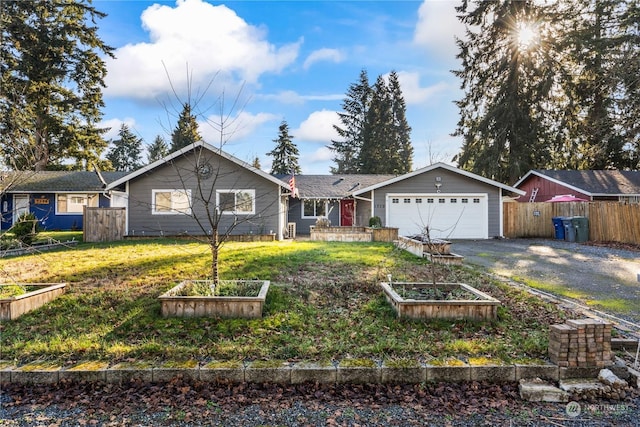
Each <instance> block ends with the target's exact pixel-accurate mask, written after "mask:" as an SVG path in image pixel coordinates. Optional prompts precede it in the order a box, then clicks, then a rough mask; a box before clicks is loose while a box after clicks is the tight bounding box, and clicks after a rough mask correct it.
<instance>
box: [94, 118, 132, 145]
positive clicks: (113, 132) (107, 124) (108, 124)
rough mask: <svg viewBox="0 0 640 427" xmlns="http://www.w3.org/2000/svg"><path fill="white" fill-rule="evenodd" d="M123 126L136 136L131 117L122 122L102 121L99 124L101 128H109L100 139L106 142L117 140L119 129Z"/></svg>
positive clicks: (120, 120)
mask: <svg viewBox="0 0 640 427" xmlns="http://www.w3.org/2000/svg"><path fill="white" fill-rule="evenodd" d="M123 124H126V125H127V126H128V127H129V130H131V131H132V132H133V133H134V134H136V130H135V126H136V121H135V119H132V118H131V117H127V118H125V119H124V120H122V119H109V120H103V121H102V122H101V123H100V127H101V128H110V129H109V130H108V131H107V132H106V133H105V134H104V135H103V136H102V137H103V138H104V139H105V140H106V141H109V140H112V139H116V138H118V132H120V128H121V127H122V125H123Z"/></svg>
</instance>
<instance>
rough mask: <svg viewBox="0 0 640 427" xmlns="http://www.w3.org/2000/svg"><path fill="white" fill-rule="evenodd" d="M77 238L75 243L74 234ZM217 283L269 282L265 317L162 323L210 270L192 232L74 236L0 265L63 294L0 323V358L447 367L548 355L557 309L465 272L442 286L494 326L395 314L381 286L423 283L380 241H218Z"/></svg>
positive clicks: (447, 272) (9, 274)
mask: <svg viewBox="0 0 640 427" xmlns="http://www.w3.org/2000/svg"><path fill="white" fill-rule="evenodd" d="M76 240H77V239H76ZM220 261H221V278H222V279H254V278H258V279H268V280H271V288H270V290H269V294H268V296H267V301H266V304H265V311H264V317H263V318H262V319H259V320H242V319H171V318H169V319H165V318H162V317H161V315H160V303H159V302H158V300H157V297H158V296H159V295H160V294H162V293H163V292H165V291H166V290H168V289H169V288H171V287H173V286H174V285H175V284H176V283H177V282H178V281H179V280H181V279H195V278H205V277H206V275H207V274H208V271H209V263H210V252H209V248H208V246H206V245H203V244H200V243H195V242H191V241H188V240H171V239H157V240H126V241H121V242H114V243H109V244H89V243H80V244H79V245H78V246H76V247H75V248H72V249H65V250H61V251H52V252H44V253H41V254H35V255H29V256H22V257H14V258H7V259H0V273H1V274H2V276H3V277H2V281H4V282H10V281H24V282H67V283H68V284H69V285H68V287H67V293H66V294H65V295H63V296H62V297H60V298H58V299H57V300H55V301H53V302H52V303H50V304H48V305H46V306H45V307H43V308H41V309H39V310H36V311H34V312H31V313H28V314H26V315H23V316H22V317H20V318H19V319H17V320H15V321H11V322H3V323H2V325H1V326H0V327H1V328H2V329H1V331H0V332H1V333H0V351H1V354H0V359H4V360H16V361H17V362H20V363H23V362H30V361H34V360H51V361H55V362H57V363H62V364H72V363H76V362H78V361H80V360H107V361H110V362H119V361H127V360H129V361H130V360H145V361H147V360H148V361H158V362H159V361H183V360H189V359H196V360H201V361H206V360H230V361H233V360H267V359H282V360H291V361H297V360H310V361H325V360H331V359H341V358H346V357H352V358H362V357H370V358H375V359H385V360H394V359H396V360H397V359H405V358H417V359H420V360H435V361H442V360H447V359H449V358H454V357H455V358H459V359H463V360H466V359H469V358H489V359H492V360H496V361H503V362H509V363H511V362H515V361H524V360H530V359H540V358H545V357H546V354H547V334H548V326H549V324H552V323H558V322H562V321H564V313H563V312H560V311H558V310H557V309H556V307H555V306H552V305H550V304H547V303H544V302H542V301H540V300H538V299H536V298H534V297H531V296H530V295H528V294H526V293H524V292H523V291H520V290H517V289H513V288H509V287H507V286H506V285H503V284H499V283H493V282H491V281H490V280H489V279H488V278H487V277H486V276H484V275H482V274H480V273H478V272H475V271H473V270H471V269H469V268H451V267H448V268H444V267H440V268H438V269H437V271H436V274H437V277H438V280H439V281H445V280H446V281H457V282H464V283H468V284H470V285H472V286H475V287H477V288H479V289H481V290H483V291H485V292H487V293H489V294H491V295H492V296H494V297H496V298H498V299H499V300H501V301H502V302H503V306H502V307H501V308H500V309H499V320H498V321H496V322H481V323H479V322H465V321H432V322H420V321H408V320H398V319H397V318H396V317H395V313H394V312H393V310H392V309H391V307H390V306H389V305H388V304H387V302H386V301H385V299H384V297H383V294H382V291H381V289H380V288H379V286H378V282H380V281H383V280H385V281H386V279H387V275H388V274H391V275H392V277H393V280H394V281H404V280H406V281H424V280H430V277H431V274H432V266H431V265H430V264H428V263H427V261H426V260H424V259H421V258H417V257H414V256H413V255H410V254H408V253H406V252H403V251H399V250H397V249H395V248H394V247H393V245H391V244H384V243H338V242H332V243H327V242H310V241H285V242H270V243H235V242H229V243H227V244H226V245H225V246H224V247H223V250H222V253H221V259H220Z"/></svg>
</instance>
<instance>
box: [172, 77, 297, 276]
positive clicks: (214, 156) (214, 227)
mask: <svg viewBox="0 0 640 427" xmlns="http://www.w3.org/2000/svg"><path fill="white" fill-rule="evenodd" d="M215 77H216V76H214V77H213V79H215ZM213 79H212V80H211V81H210V82H209V84H208V85H207V87H206V90H205V91H203V92H201V93H200V94H199V95H198V96H195V97H192V96H191V80H189V83H188V90H187V100H186V101H187V102H189V104H190V106H191V113H192V114H193V115H194V116H195V117H197V118H198V119H199V122H200V123H201V124H205V125H207V126H211V127H212V128H213V129H215V131H216V133H217V134H218V135H219V138H218V140H217V141H216V142H215V143H216V144H217V146H216V145H214V144H210V143H206V142H204V141H199V142H196V143H194V144H191V145H189V146H187V147H184V148H182V149H180V150H178V151H177V152H176V153H174V154H173V155H169V156H168V157H167V159H170V160H168V161H167V162H166V163H167V164H168V165H169V166H170V167H171V168H172V170H173V171H172V173H171V174H168V175H167V176H166V178H165V179H166V180H167V183H171V185H175V183H176V182H177V183H179V186H180V188H182V190H183V191H184V194H186V195H190V197H186V198H185V203H186V204H187V205H185V208H184V209H182V210H181V213H182V214H183V215H185V216H187V217H188V218H189V219H190V223H191V224H192V225H193V226H194V228H195V230H196V231H195V232H189V233H188V234H189V235H190V236H192V237H193V238H194V239H195V240H197V241H201V242H205V243H207V244H208V246H209V248H210V251H211V270H210V277H211V280H212V282H213V284H214V285H217V284H218V283H219V280H220V275H219V254H220V249H221V248H222V246H223V245H224V243H225V242H226V241H228V240H229V237H230V236H231V235H232V234H237V233H236V232H239V233H247V234H249V233H252V232H253V231H254V230H255V231H257V232H258V233H266V232H267V231H268V232H269V233H273V230H272V229H269V230H265V229H264V227H265V224H266V223H267V222H268V220H270V219H273V218H274V217H275V218H277V216H278V215H279V214H280V212H281V203H282V202H283V200H284V199H283V198H284V197H286V196H285V195H284V194H283V191H282V189H283V188H286V185H285V183H284V182H282V183H280V182H279V181H278V180H277V179H276V178H274V177H271V176H270V175H268V174H266V173H265V172H263V171H261V170H260V169H258V168H256V167H254V166H252V165H250V164H249V163H246V162H244V161H242V160H239V159H236V158H234V157H233V156H231V155H229V154H227V153H225V152H224V151H223V150H222V148H223V147H224V145H225V144H226V143H227V142H228V141H229V139H230V138H231V137H232V136H233V135H234V133H235V132H236V131H237V130H238V129H239V126H240V122H239V117H240V113H241V112H242V111H243V110H244V108H245V106H246V103H247V102H248V101H244V100H243V89H244V85H242V86H241V87H240V89H239V90H238V92H237V93H236V94H235V96H234V97H232V98H231V102H230V103H227V99H226V93H225V90H224V89H223V90H222V91H221V93H220V95H219V96H217V97H215V99H214V100H213V102H212V103H211V104H209V105H205V102H207V99H208V98H207V97H205V94H206V92H207V91H208V90H209V89H210V88H211V85H212V83H213ZM169 81H170V84H171V88H172V91H173V95H174V98H175V101H176V104H177V105H184V104H185V100H184V99H182V97H181V96H180V95H179V94H178V92H177V91H176V90H175V88H174V86H173V84H172V83H171V79H169ZM212 110H213V111H217V114H216V115H209V114H208V112H210V111H212ZM165 111H166V112H167V116H168V117H169V116H170V106H169V105H166V104H165ZM256 175H258V176H261V177H262V178H263V179H262V180H257V181H259V182H263V181H264V184H261V185H260V187H259V188H254V187H253V186H254V185H255V182H256ZM276 187H277V189H276ZM169 188H171V187H169ZM276 191H277V194H278V197H274V194H275V193H274V192H276Z"/></svg>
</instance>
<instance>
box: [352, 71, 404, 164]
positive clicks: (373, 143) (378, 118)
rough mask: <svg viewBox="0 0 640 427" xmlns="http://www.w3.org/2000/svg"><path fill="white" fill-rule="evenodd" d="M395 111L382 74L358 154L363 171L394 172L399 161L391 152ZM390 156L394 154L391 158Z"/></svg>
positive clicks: (367, 117) (372, 97) (375, 85)
mask: <svg viewBox="0 0 640 427" xmlns="http://www.w3.org/2000/svg"><path fill="white" fill-rule="evenodd" d="M392 128H393V113H392V111H391V96H390V93H389V91H388V90H387V85H386V84H385V82H384V79H383V78H382V76H378V78H377V80H376V83H375V84H374V85H373V89H372V95H371V103H370V104H369V109H368V110H367V116H366V121H365V126H364V130H363V134H362V147H361V148H360V153H359V156H358V164H359V168H360V172H361V173H374V174H375V173H394V172H395V169H396V168H397V163H396V162H395V159H393V157H395V156H394V154H393V153H391V150H392V149H391V147H392V141H391V138H392V137H393V135H392ZM389 156H392V157H391V158H390V157H389Z"/></svg>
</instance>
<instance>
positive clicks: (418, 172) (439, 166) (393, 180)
mask: <svg viewBox="0 0 640 427" xmlns="http://www.w3.org/2000/svg"><path fill="white" fill-rule="evenodd" d="M436 169H446V170H448V171H451V172H454V173H457V174H459V175H462V176H466V177H467V178H471V179H475V180H476V181H480V182H483V183H485V184H488V185H492V186H494V187H498V188H500V189H503V190H506V191H510V192H513V193H516V194H520V195H525V194H526V192H524V191H522V190H519V189H517V188H514V187H510V186H508V185H505V184H502V183H501V182H497V181H494V180H492V179H489V178H485V177H483V176H480V175H476V174H474V173H472V172H468V171H465V170H462V169H458V168H456V167H455V166H451V165H448V164H446V163H434V164H432V165H429V166H426V167H424V168H421V169H417V170H415V171H413V172H409V173H406V174H404V175H398V176H394V177H393V178H390V179H388V180H386V181H382V182H378V183H376V184H374V185H371V186H369V187H365V188H362V189H359V190H355V191H353V192H352V194H353V195H358V194H362V193H365V192H367V191H371V190H376V189H378V188H381V187H385V186H387V185H391V184H394V183H396V182H399V181H403V180H405V179H408V178H412V177H414V176H417V175H421V174H423V173H426V172H430V171H433V170H436Z"/></svg>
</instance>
